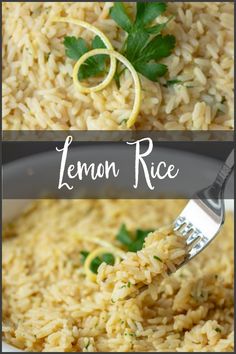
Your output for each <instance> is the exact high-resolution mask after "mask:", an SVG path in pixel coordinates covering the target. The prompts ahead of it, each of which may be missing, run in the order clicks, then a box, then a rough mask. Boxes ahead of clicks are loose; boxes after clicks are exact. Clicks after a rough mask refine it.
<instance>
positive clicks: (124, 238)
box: [116, 224, 152, 252]
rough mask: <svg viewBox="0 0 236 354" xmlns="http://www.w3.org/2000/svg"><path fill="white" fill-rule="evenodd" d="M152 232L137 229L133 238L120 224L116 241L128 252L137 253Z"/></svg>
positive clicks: (123, 225)
mask: <svg viewBox="0 0 236 354" xmlns="http://www.w3.org/2000/svg"><path fill="white" fill-rule="evenodd" d="M150 232H152V230H142V229H137V230H136V234H135V236H133V235H132V234H131V233H130V232H129V231H128V230H127V228H126V226H125V224H122V225H121V227H120V229H119V231H118V234H117V236H116V239H117V240H118V241H120V242H121V243H122V245H123V246H125V247H126V249H127V250H128V251H129V252H137V251H139V250H141V249H142V248H143V244H144V240H145V238H146V237H147V235H148V234H149V233H150Z"/></svg>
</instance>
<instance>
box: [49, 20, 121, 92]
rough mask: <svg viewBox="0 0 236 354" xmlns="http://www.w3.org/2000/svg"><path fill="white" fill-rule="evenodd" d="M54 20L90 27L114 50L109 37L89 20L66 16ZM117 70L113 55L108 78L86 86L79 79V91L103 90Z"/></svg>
mask: <svg viewBox="0 0 236 354" xmlns="http://www.w3.org/2000/svg"><path fill="white" fill-rule="evenodd" d="M53 21H54V22H64V23H71V24H74V25H78V26H81V27H83V28H85V29H88V30H90V31H91V32H93V33H94V34H96V35H97V36H99V37H100V38H101V40H102V41H103V43H104V44H105V46H106V48H107V49H110V50H113V46H112V44H111V42H110V41H109V39H108V38H107V36H106V35H105V34H104V33H103V32H101V31H100V30H99V29H97V27H95V26H93V25H91V24H90V23H88V22H85V21H80V20H76V19H73V18H65V17H54V18H53ZM115 72H116V59H115V58H114V57H112V58H111V62H110V69H109V72H108V74H107V76H106V78H105V79H104V80H103V81H102V82H101V83H100V84H98V85H96V86H93V87H86V86H83V85H82V84H81V83H80V82H79V80H78V79H77V81H78V82H77V83H76V86H77V87H78V88H79V91H80V92H83V93H91V92H97V91H101V90H102V89H103V88H104V87H106V86H108V85H109V83H110V82H111V81H112V79H113V77H114V75H115ZM73 81H74V83H75V81H76V80H75V79H74V75H73Z"/></svg>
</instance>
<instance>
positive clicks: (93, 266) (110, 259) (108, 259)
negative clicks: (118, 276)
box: [90, 253, 115, 274]
mask: <svg viewBox="0 0 236 354" xmlns="http://www.w3.org/2000/svg"><path fill="white" fill-rule="evenodd" d="M103 262H105V263H106V264H110V265H114V264H115V257H114V256H113V254H111V253H104V254H102V255H101V256H99V257H95V258H94V259H93V260H92V262H91V263H90V270H91V271H92V272H93V273H95V274H97V272H98V268H99V266H100V265H101V264H102V263H103Z"/></svg>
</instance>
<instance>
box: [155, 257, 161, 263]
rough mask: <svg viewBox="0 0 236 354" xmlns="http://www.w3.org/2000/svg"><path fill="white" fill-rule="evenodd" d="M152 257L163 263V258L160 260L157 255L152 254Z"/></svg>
mask: <svg viewBox="0 0 236 354" xmlns="http://www.w3.org/2000/svg"><path fill="white" fill-rule="evenodd" d="M153 258H154V259H157V260H158V261H159V262H162V263H163V260H162V259H161V258H160V257H158V256H153Z"/></svg>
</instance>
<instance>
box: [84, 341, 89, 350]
mask: <svg viewBox="0 0 236 354" xmlns="http://www.w3.org/2000/svg"><path fill="white" fill-rule="evenodd" d="M89 346H90V339H89V340H88V343H87V344H86V345H85V349H88V347H89Z"/></svg>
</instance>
